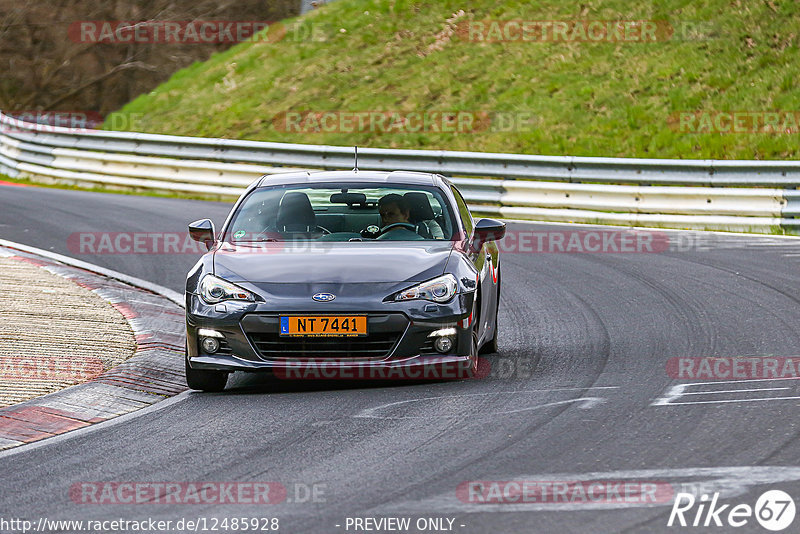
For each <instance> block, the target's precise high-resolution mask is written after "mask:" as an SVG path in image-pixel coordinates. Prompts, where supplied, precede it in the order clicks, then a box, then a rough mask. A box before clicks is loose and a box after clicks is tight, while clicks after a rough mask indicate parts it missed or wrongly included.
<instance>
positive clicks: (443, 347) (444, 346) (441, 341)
mask: <svg viewBox="0 0 800 534" xmlns="http://www.w3.org/2000/svg"><path fill="white" fill-rule="evenodd" d="M433 346H434V347H435V348H436V350H438V351H439V352H441V353H445V352H450V349H452V348H453V338H451V337H440V338H437V339H436V341H435V342H434V343H433Z"/></svg>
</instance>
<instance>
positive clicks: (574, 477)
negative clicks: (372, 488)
mask: <svg viewBox="0 0 800 534" xmlns="http://www.w3.org/2000/svg"><path fill="white" fill-rule="evenodd" d="M481 479H483V480H491V481H549V482H555V481H561V482H580V481H596V480H601V481H615V482H616V481H620V482H626V481H627V482H633V483H643V482H650V483H654V482H660V483H668V484H670V485H671V486H672V488H673V494H677V493H678V492H685V493H692V494H694V495H701V494H706V495H711V494H713V493H715V492H719V493H720V498H721V499H730V498H733V497H737V496H739V495H743V494H745V493H747V492H748V491H749V489H750V488H751V487H753V486H763V485H766V484H769V485H774V484H781V483H787V482H794V481H797V480H800V467H795V466H731V467H701V468H677V469H669V468H667V469H638V470H621V471H602V472H591V473H557V474H552V473H547V474H534V475H531V474H523V475H508V474H507V473H500V474H497V475H495V474H494V473H493V474H490V475H486V474H482V475H481V476H480V477H474V479H473V480H474V481H475V482H478V481H480V480H481ZM673 500H674V498H670V499H663V502H661V501H659V502H587V501H585V500H584V501H580V502H569V503H565V502H559V503H541V502H513V503H475V502H464V501H462V500H460V499H459V498H458V497H457V496H456V487H455V486H454V487H453V488H452V490H451V491H447V492H441V493H438V494H435V495H432V496H426V495H421V496H420V497H419V499H418V500H414V501H405V502H399V503H397V504H391V505H387V506H385V507H379V508H378V510H379V511H380V512H382V513H408V514H411V513H433V512H435V513H436V514H449V513H454V514H455V513H481V512H532V511H552V512H573V511H581V510H597V509H605V510H608V509H615V508H655V507H660V506H672V502H673Z"/></svg>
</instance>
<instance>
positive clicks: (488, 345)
mask: <svg viewBox="0 0 800 534" xmlns="http://www.w3.org/2000/svg"><path fill="white" fill-rule="evenodd" d="M499 313H500V270H499V269H498V271H497V308H496V309H495V311H494V327H493V328H492V332H493V333H492V339H490V340H489V341H486V342H485V343H484V344H483V346H482V347H481V350H480V353H481V354H494V353H495V352H499V351H500V347H499V346H498V344H497V333H498V332H497V316H498V315H499Z"/></svg>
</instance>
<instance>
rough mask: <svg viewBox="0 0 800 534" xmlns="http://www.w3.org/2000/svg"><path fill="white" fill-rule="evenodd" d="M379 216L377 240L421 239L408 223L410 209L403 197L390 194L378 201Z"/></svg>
mask: <svg viewBox="0 0 800 534" xmlns="http://www.w3.org/2000/svg"><path fill="white" fill-rule="evenodd" d="M378 211H379V212H380V214H381V226H382V227H381V235H380V236H378V239H385V240H389V239H391V240H394V241H414V240H420V239H423V237H422V236H421V235H419V234H418V233H417V232H416V230H415V227H414V225H413V224H412V223H411V222H409V220H408V219H409V217H410V215H411V207H410V206H409V205H408V201H407V200H406V199H405V197H403V196H401V195H398V194H396V193H390V194H388V195H386V196H384V197H382V198H381V199H380V200H379V201H378Z"/></svg>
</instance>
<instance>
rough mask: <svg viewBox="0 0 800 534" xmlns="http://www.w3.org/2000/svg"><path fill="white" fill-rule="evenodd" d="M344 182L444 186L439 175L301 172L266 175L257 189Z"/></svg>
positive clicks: (378, 172) (384, 172) (379, 172)
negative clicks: (274, 186)
mask: <svg viewBox="0 0 800 534" xmlns="http://www.w3.org/2000/svg"><path fill="white" fill-rule="evenodd" d="M342 182H367V183H370V182H374V183H376V184H379V183H396V184H413V185H437V186H442V185H444V180H443V178H442V177H441V176H439V175H437V174H431V173H427V172H414V171H391V172H389V171H361V170H359V171H356V170H352V171H299V172H286V173H278V174H266V175H264V176H262V177H261V179H260V180H259V181H258V186H257V187H263V186H268V185H289V184H305V183H342Z"/></svg>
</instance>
